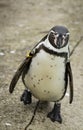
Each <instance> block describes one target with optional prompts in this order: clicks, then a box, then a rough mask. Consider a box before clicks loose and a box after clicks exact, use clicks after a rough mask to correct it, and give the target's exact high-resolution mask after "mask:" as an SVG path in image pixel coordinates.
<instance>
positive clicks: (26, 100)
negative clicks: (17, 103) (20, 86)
mask: <svg viewBox="0 0 83 130" xmlns="http://www.w3.org/2000/svg"><path fill="white" fill-rule="evenodd" d="M31 97H32V94H31V92H30V91H28V90H24V92H23V94H22V96H21V98H20V100H21V101H23V103H24V105H27V104H31V102H32V98H31Z"/></svg>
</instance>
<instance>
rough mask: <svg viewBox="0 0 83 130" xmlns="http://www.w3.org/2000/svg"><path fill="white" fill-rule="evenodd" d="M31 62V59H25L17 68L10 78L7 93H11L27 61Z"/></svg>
mask: <svg viewBox="0 0 83 130" xmlns="http://www.w3.org/2000/svg"><path fill="white" fill-rule="evenodd" d="M30 60H31V57H27V58H26V59H25V60H24V61H23V62H22V64H21V65H20V66H19V68H18V69H17V71H16V72H15V74H14V76H13V78H12V81H11V83H10V86H9V92H10V93H12V92H13V90H14V88H15V86H16V84H17V82H18V80H19V78H20V76H21V74H22V72H23V70H24V68H25V67H26V65H28V63H29V61H30Z"/></svg>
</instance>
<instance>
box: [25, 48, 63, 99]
mask: <svg viewBox="0 0 83 130" xmlns="http://www.w3.org/2000/svg"><path fill="white" fill-rule="evenodd" d="M24 80H25V84H26V86H27V88H28V89H29V90H30V91H31V93H32V94H33V95H34V97H36V98H37V99H39V100H41V101H58V100H60V99H61V98H62V96H63V95H64V92H65V57H60V56H56V55H51V54H49V53H47V52H45V51H44V50H40V52H39V53H37V54H36V55H35V56H34V57H33V58H32V61H31V64H30V67H29V70H28V72H27V74H26V76H25V79H24Z"/></svg>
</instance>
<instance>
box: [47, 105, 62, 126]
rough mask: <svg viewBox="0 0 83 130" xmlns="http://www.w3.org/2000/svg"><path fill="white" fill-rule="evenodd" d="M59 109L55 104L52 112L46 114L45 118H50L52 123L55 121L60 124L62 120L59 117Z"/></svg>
mask: <svg viewBox="0 0 83 130" xmlns="http://www.w3.org/2000/svg"><path fill="white" fill-rule="evenodd" d="M60 107H61V104H56V103H55V105H54V108H53V110H52V111H51V112H49V113H48V115H47V117H48V118H50V120H51V121H52V122H54V121H57V122H59V123H60V124H61V123H62V118H61V115H60Z"/></svg>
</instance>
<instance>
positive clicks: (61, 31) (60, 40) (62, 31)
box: [48, 26, 69, 49]
mask: <svg viewBox="0 0 83 130" xmlns="http://www.w3.org/2000/svg"><path fill="white" fill-rule="evenodd" d="M48 40H49V42H50V43H51V45H52V46H53V47H55V48H57V49H60V48H63V47H65V46H66V45H67V44H68V40H69V31H68V29H67V28H66V27H64V26H55V27H53V28H52V29H51V30H50V32H49V34H48Z"/></svg>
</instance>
